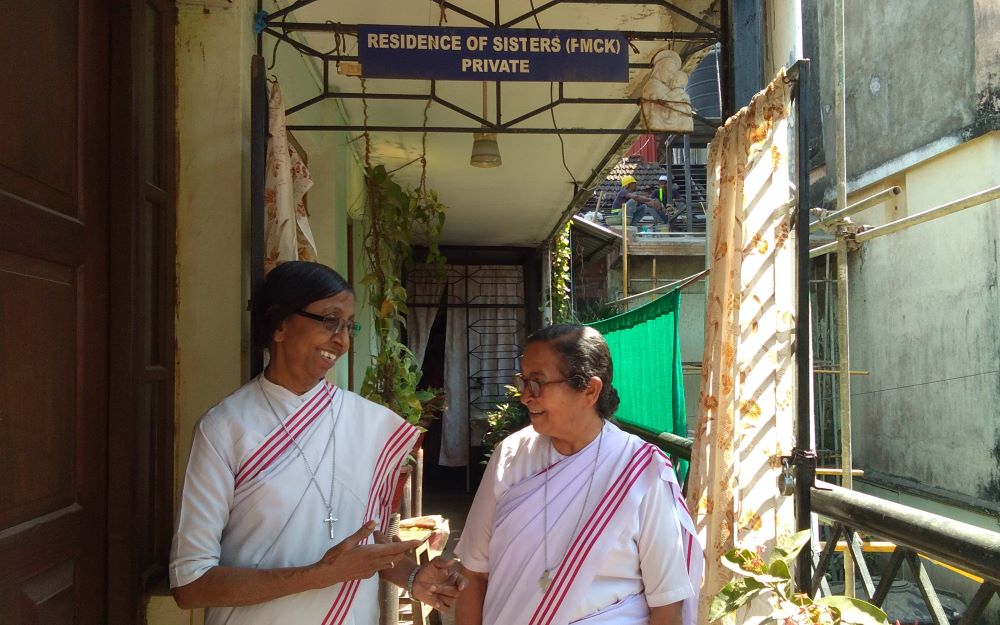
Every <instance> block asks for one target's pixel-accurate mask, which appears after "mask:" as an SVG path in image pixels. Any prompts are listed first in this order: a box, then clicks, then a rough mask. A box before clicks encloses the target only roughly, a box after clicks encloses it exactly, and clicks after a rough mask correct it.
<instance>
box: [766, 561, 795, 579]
mask: <svg viewBox="0 0 1000 625" xmlns="http://www.w3.org/2000/svg"><path fill="white" fill-rule="evenodd" d="M767 574H768V575H770V576H771V577H774V578H777V579H785V580H788V579H792V574H791V573H790V572H789V571H788V563H787V562H785V561H784V560H775V561H774V562H772V563H771V564H770V566H768V567H767Z"/></svg>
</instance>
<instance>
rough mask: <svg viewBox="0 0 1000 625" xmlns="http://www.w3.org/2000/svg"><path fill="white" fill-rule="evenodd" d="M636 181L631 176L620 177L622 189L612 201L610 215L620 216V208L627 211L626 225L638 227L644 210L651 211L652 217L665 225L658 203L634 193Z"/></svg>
mask: <svg viewBox="0 0 1000 625" xmlns="http://www.w3.org/2000/svg"><path fill="white" fill-rule="evenodd" d="M637 184H638V183H637V181H636V179H635V178H634V177H632V176H622V188H621V189H620V190H619V191H618V195H616V196H615V199H614V201H613V202H612V203H611V214H612V215H617V216H618V217H619V218H620V216H621V210H622V206H624V207H625V210H627V211H628V213H627V214H628V223H630V224H633V225H639V221H640V220H641V219H642V218H643V217H644V216H645V215H646V208H647V207H649V208H652V209H653V212H652V214H653V216H654V217H655V218H657V219H659V221H660V222H662V223H667V221H668V219H667V217H665V216H664V215H663V213H662V212H661V210H662V206H661V205H660V203H659V202H658V201H657V200H656V199H654V198H651V197H649V196H648V195H643V194H642V193H638V192H637V191H636V186H637Z"/></svg>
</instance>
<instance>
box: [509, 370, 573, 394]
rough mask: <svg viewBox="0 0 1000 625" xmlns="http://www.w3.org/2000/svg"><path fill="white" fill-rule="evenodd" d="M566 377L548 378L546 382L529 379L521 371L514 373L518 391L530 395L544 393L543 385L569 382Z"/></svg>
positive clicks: (515, 385)
mask: <svg viewBox="0 0 1000 625" xmlns="http://www.w3.org/2000/svg"><path fill="white" fill-rule="evenodd" d="M568 381H569V380H567V379H566V378H563V379H561V380H547V381H545V382H539V381H538V380H527V379H525V378H524V376H523V375H521V374H520V373H515V374H514V387H515V388H517V392H518V393H521V394H522V395H527V396H529V397H538V396H540V395H541V394H542V389H543V387H545V386H547V385H549V384H558V383H560V382H568Z"/></svg>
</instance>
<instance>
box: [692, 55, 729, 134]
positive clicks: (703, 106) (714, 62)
mask: <svg viewBox="0 0 1000 625" xmlns="http://www.w3.org/2000/svg"><path fill="white" fill-rule="evenodd" d="M685 91H687V94H688V96H689V97H690V98H691V106H692V107H693V108H694V111H695V112H696V113H698V114H699V115H701V116H702V117H707V118H709V119H719V118H720V117H722V101H721V99H720V98H719V47H718V45H715V46H713V47H712V50H711V51H710V52H709V53H708V54H707V55H705V58H703V59H702V60H701V63H698V67H696V68H694V71H693V72H691V76H689V77H688V84H687V88H686V89H685Z"/></svg>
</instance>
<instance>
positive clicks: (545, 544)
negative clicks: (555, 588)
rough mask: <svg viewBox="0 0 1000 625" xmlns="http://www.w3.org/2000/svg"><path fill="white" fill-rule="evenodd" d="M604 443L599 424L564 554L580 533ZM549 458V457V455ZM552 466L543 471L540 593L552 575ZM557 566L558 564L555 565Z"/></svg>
mask: <svg viewBox="0 0 1000 625" xmlns="http://www.w3.org/2000/svg"><path fill="white" fill-rule="evenodd" d="M603 441H604V424H603V423H601V432H600V434H598V435H597V452H596V453H595V454H594V465H593V467H591V470H590V479H588V480H587V492H586V493H585V494H584V496H583V506H581V508H580V516H579V517H577V519H576V527H574V528H573V533H572V534H570V535H569V542H568V543H567V544H566V552H568V551H569V548H570V546H571V545H572V544H573V538H574V537H576V535H577V532H579V531H580V524H581V523H583V515H584V514H585V513H586V512H587V502H588V501H589V500H590V488H591V487H592V486H593V485H594V476H595V475H596V474H597V461H598V460H599V459H600V457H601V443H602V442H603ZM549 448H550V449H554V448H553V447H552V443H551V441H550V442H549ZM550 457H551V455H550ZM552 466H553V465H552V464H549V466H548V467H547V468H546V469H545V487H544V496H545V501H544V502H542V503H543V505H542V523H543V526H542V558H543V559H544V561H543V562H542V565H543V566H544V567H545V570H544V571H542V576H541V577H540V578H539V579H538V584H539V585H540V586H541V587H542V592H545V591H546V590H548V589H549V585H550V584H551V583H552V575H551V574H550V572H551V569H550V567H549V539H548V537H549V469H551V468H552ZM566 552H563V555H562V558H560V559H559V562H561V561H562V559H563V558H565V557H566ZM556 564H558V562H557V563H556Z"/></svg>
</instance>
